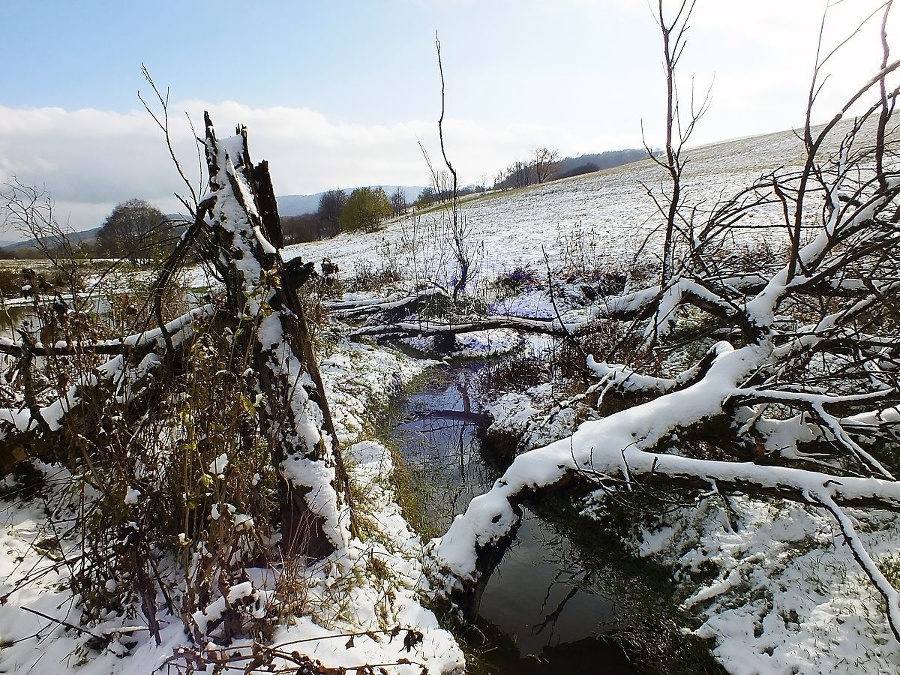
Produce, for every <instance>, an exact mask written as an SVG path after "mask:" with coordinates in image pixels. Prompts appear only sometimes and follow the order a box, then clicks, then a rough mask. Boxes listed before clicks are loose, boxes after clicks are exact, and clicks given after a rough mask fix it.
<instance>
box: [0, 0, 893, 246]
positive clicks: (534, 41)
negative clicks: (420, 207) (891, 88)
mask: <svg viewBox="0 0 900 675" xmlns="http://www.w3.org/2000/svg"><path fill="white" fill-rule="evenodd" d="M670 4H674V3H670ZM824 5H825V2H824V1H820V0H791V1H790V2H788V1H787V0H780V1H778V2H776V1H775V0H756V1H755V2H754V3H753V9H752V10H750V9H749V3H747V2H746V1H744V0H699V2H698V6H697V9H696V10H695V15H694V20H693V22H692V28H691V33H690V39H689V41H688V48H687V51H686V53H685V57H684V61H683V64H682V69H681V74H682V85H683V87H684V88H685V89H687V88H689V86H690V81H691V78H692V77H693V78H694V82H695V86H696V87H697V88H698V89H699V90H703V91H705V90H706V88H707V87H709V86H710V84H712V87H713V89H712V106H711V108H710V111H709V113H708V115H707V117H706V118H705V119H704V120H703V122H702V123H701V125H700V127H699V129H698V132H697V135H696V136H695V139H694V141H695V142H696V143H702V142H711V141H715V140H724V139H727V138H734V137H739V136H745V135H750V134H756V133H764V132H768V131H778V130H782V129H786V128H790V127H792V126H796V125H798V124H800V123H801V122H802V116H803V105H804V100H805V96H806V89H807V88H808V82H809V76H810V73H811V70H812V65H813V48H814V46H815V38H816V35H817V32H818V25H819V20H820V17H821V12H822V9H823V7H824ZM876 5H877V0H845V2H843V3H839V4H838V5H837V7H835V8H833V9H832V10H831V15H830V16H831V18H830V21H829V24H828V26H829V30H828V31H827V32H826V42H828V41H829V40H830V41H831V43H834V42H836V40H837V39H838V36H841V35H843V34H846V32H847V31H848V30H849V27H850V26H851V22H852V20H853V19H855V18H858V17H859V16H861V15H862V14H863V12H864V10H865V9H867V8H869V7H874V6H876ZM3 24H4V39H3V41H0V59H2V62H3V63H4V64H6V67H5V68H4V75H3V78H2V80H0V81H2V86H0V180H9V178H10V177H11V176H13V175H15V176H16V177H18V178H19V179H20V180H22V181H24V182H28V183H32V184H36V185H41V186H45V187H46V188H47V189H48V191H49V192H50V194H51V196H52V197H53V198H54V199H55V200H56V202H57V212H58V214H59V215H60V217H61V219H63V220H64V221H67V222H69V224H70V225H72V226H73V227H75V228H76V229H81V228H85V227H92V226H94V225H96V224H98V223H99V222H100V221H102V219H103V217H105V215H106V214H108V213H109V211H110V210H111V209H112V207H113V206H114V205H115V204H116V203H118V202H121V201H124V200H126V199H129V198H132V197H140V198H144V199H148V200H150V201H152V202H154V203H156V204H158V205H159V206H160V208H163V209H164V210H174V209H175V206H176V202H175V200H174V197H173V196H172V195H173V192H174V191H175V190H177V189H178V184H177V180H176V176H175V172H174V171H173V170H172V168H171V166H170V164H169V163H168V160H167V157H166V152H165V148H164V146H163V144H162V141H161V138H160V136H159V134H158V132H157V131H156V130H155V128H154V126H153V124H152V121H151V120H150V119H149V117H148V116H147V114H146V113H145V112H144V111H143V110H142V108H141V105H140V102H139V101H138V99H137V96H136V92H137V91H138V90H141V91H142V92H144V93H145V94H149V88H148V87H147V84H146V82H145V81H144V79H143V76H142V74H141V70H140V67H141V64H142V63H143V64H145V65H146V66H147V67H148V68H149V70H150V72H151V73H152V75H153V77H154V79H155V80H156V82H157V83H158V84H159V85H160V86H161V87H163V88H165V87H168V88H169V89H170V91H171V98H170V100H171V113H172V114H173V116H174V119H175V121H174V122H173V133H174V135H175V137H176V141H177V148H178V151H179V154H180V155H181V156H182V158H183V160H184V162H185V164H186V165H194V164H196V152H195V151H194V150H193V149H192V147H191V144H190V136H191V134H190V129H189V127H188V125H187V124H186V123H184V118H183V117H182V114H181V113H182V111H186V112H188V113H189V114H190V116H191V117H192V119H194V120H195V121H198V122H199V120H201V119H202V111H203V110H204V109H208V110H210V111H211V113H212V115H213V120H214V121H215V122H216V123H217V125H218V126H219V128H220V134H221V133H224V130H226V129H231V128H232V127H233V126H234V125H235V124H237V123H244V124H247V125H248V127H249V129H250V134H251V151H252V152H253V154H254V156H255V158H256V159H263V158H266V159H269V160H270V163H271V165H272V170H273V174H274V180H275V187H276V191H277V192H278V193H280V194H295V193H312V192H317V191H320V190H324V189H329V188H332V187H337V186H341V187H352V186H355V185H361V184H374V183H382V184H424V183H426V182H427V180H428V173H427V168H426V166H425V163H424V161H423V160H422V157H421V153H420V151H419V148H418V144H417V140H421V141H422V143H423V144H424V145H425V146H426V147H427V148H428V149H429V151H430V152H431V153H432V156H436V155H437V153H438V149H437V129H436V124H435V121H436V119H437V117H438V114H439V112H440V107H439V106H440V99H439V94H440V89H439V81H438V73H437V63H436V58H435V53H434V36H435V31H436V30H437V31H439V34H440V38H441V42H442V52H443V60H444V70H445V75H446V81H447V119H446V125H445V134H446V137H447V145H448V152H449V153H450V156H451V159H452V160H453V161H454V165H455V166H456V167H457V168H458V169H459V171H460V173H461V174H462V179H463V181H465V182H481V181H484V180H487V181H488V182H490V181H492V180H493V178H494V176H495V175H496V174H497V172H498V171H499V170H501V169H503V168H504V167H505V166H507V165H509V164H511V163H512V162H513V161H515V160H517V159H522V158H527V157H528V155H529V154H530V153H532V152H533V150H534V149H535V148H536V147H539V146H542V145H547V146H550V147H556V148H559V150H560V151H561V152H562V154H564V155H567V154H580V153H586V152H599V151H603V150H614V149H620V148H625V147H636V146H638V145H639V144H640V143H641V123H642V121H643V124H644V128H645V130H646V133H647V140H648V142H649V143H650V144H651V145H659V144H660V143H661V142H662V131H663V129H662V115H661V111H662V102H663V98H662V97H663V93H664V83H663V80H662V69H661V57H660V44H659V38H658V31H657V28H656V26H655V24H654V22H653V18H652V15H651V12H650V9H649V7H648V4H647V2H646V1H645V0H544V1H537V0H516V1H512V0H482V1H480V2H479V1H476V0H380V1H376V0H368V1H362V0H329V1H328V2H326V1H324V0H323V1H321V2H310V1H303V0H299V1H295V2H287V1H285V0H278V1H275V0H259V1H256V2H251V1H249V0H245V1H244V2H235V1H232V0H218V1H215V2H213V1H211V0H182V1H180V2H174V1H172V0H156V1H155V2H152V3H137V2H123V1H121V0H118V1H115V2H112V1H107V2H101V1H99V0H82V1H80V2H73V1H72V0H67V1H60V0H30V1H25V0H5V1H4V3H3ZM863 38H864V39H863V40H861V41H860V44H861V46H860V48H859V49H852V50H849V51H848V52H847V54H846V55H845V57H844V58H843V59H842V60H836V61H835V62H834V63H833V64H830V65H829V73H831V74H832V75H833V77H832V79H831V80H830V81H829V84H828V88H827V89H826V91H825V92H824V93H823V95H822V97H821V102H820V112H819V113H818V114H819V119H822V120H824V119H826V118H827V117H829V116H830V115H831V114H832V112H833V110H834V108H835V106H837V105H838V102H839V101H841V100H843V97H844V96H846V93H847V92H848V91H849V90H850V88H851V85H853V84H856V83H858V82H859V81H861V80H862V79H864V78H865V77H868V76H869V75H870V74H871V73H873V72H874V70H875V67H876V66H877V63H878V59H879V54H878V52H877V50H875V48H874V44H873V43H874V41H873V40H872V39H871V38H872V34H869V35H864V36H863Z"/></svg>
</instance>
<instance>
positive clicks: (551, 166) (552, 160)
mask: <svg viewBox="0 0 900 675" xmlns="http://www.w3.org/2000/svg"><path fill="white" fill-rule="evenodd" d="M558 164H559V150H557V149H556V148H553V149H550V148H548V147H546V146H544V147H542V148H537V149H536V150H535V151H534V160H532V166H533V167H534V178H535V180H536V181H537V182H538V183H546V182H547V181H548V180H550V179H551V178H553V176H554V174H555V173H556V170H557V168H558Z"/></svg>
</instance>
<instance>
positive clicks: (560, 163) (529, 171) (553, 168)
mask: <svg viewBox="0 0 900 675" xmlns="http://www.w3.org/2000/svg"><path fill="white" fill-rule="evenodd" d="M646 158H647V151H646V150H644V149H629V150H610V151H607V152H600V153H595V154H590V155H581V156H579V157H565V158H563V159H560V158H559V151H557V150H553V149H550V148H546V147H543V148H538V149H537V150H535V151H534V155H533V156H532V157H530V158H529V159H527V160H519V161H516V162H513V163H512V164H510V165H509V166H508V167H507V168H506V169H505V170H503V171H501V172H500V173H499V174H497V177H496V179H495V180H494V189H495V190H509V189H512V188H524V187H528V186H529V185H538V184H540V183H545V182H547V181H548V180H559V179H560V178H569V177H571V176H579V175H581V174H585V173H592V172H594V171H600V170H601V169H610V168H612V167H614V166H621V165H622V164H628V163H630V162H637V161H639V160H642V159H646Z"/></svg>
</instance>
